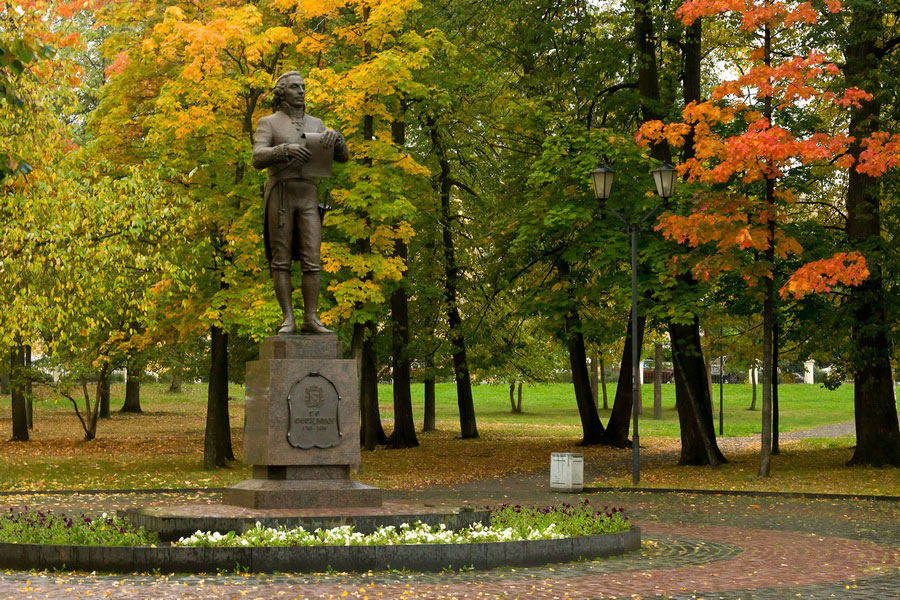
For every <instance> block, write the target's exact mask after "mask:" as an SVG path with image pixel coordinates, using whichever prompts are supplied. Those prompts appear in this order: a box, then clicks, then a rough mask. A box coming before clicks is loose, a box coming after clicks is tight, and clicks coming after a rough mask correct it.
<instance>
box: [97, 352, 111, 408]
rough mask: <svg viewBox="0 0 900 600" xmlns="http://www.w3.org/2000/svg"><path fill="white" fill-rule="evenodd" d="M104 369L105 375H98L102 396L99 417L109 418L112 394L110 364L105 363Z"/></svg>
mask: <svg viewBox="0 0 900 600" xmlns="http://www.w3.org/2000/svg"><path fill="white" fill-rule="evenodd" d="M103 366H104V369H103V370H102V371H103V373H105V374H104V375H103V377H102V378H101V377H100V375H98V376H97V385H99V386H100V389H99V392H100V394H99V397H100V412H99V417H100V418H101V419H108V418H109V395H110V383H109V364H108V363H104V365H103Z"/></svg>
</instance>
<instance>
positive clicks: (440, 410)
mask: <svg viewBox="0 0 900 600" xmlns="http://www.w3.org/2000/svg"><path fill="white" fill-rule="evenodd" d="M713 387H714V389H713V395H714V397H713V405H714V415H715V422H716V428H717V429H716V431H717V432H718V423H719V387H718V386H717V385H714V386H713ZM778 389H779V406H780V412H781V419H780V428H781V430H782V431H795V430H797V429H810V428H813V427H817V426H819V425H830V424H833V423H844V422H847V421H852V420H853V386H852V384H851V385H842V386H841V387H840V388H838V389H837V390H835V391H829V390H826V389H825V388H824V387H822V386H821V385H802V384H792V385H782V386H780V387H779V388H778ZM757 392H758V397H757V402H756V408H757V410H756V411H749V410H747V409H748V408H749V407H750V404H751V401H752V386H751V385H749V384H726V385H724V386H723V400H724V406H725V411H724V412H725V436H746V435H752V434H757V433H759V432H760V423H761V417H760V413H759V409H760V407H761V406H762V388H761V387H759V388H757ZM472 393H473V395H474V397H475V413H476V417H477V418H478V420H479V422H482V421H483V422H490V423H504V424H509V425H517V424H528V425H544V426H564V427H578V428H580V426H581V421H580V420H579V418H578V410H577V409H576V407H575V399H574V397H573V393H572V386H571V385H570V384H562V383H547V384H535V385H526V386H525V387H524V388H523V393H522V409H523V411H524V414H521V415H516V414H512V412H511V411H510V404H509V386H507V385H476V386H474V387H473V390H472ZM412 394H413V410H414V411H416V414H419V415H421V414H422V413H423V410H424V409H423V404H422V398H423V395H424V390H423V386H422V385H416V386H413V392H412ZM607 394H608V405H609V406H610V407H612V404H613V400H614V398H615V395H616V385H615V384H608V385H607ZM641 394H642V396H643V398H644V401H643V406H644V412H643V413H642V415H643V419H641V421H640V429H641V435H648V436H664V437H678V435H679V427H678V414H677V412H676V411H675V386H674V385H673V384H672V385H664V386H662V407H663V418H662V420H659V421H654V420H653V385H652V384H645V385H644V386H643V387H642V389H641ZM435 396H436V414H437V419H438V420H448V421H454V420H457V419H458V418H459V417H458V415H459V413H458V409H457V406H456V386H455V384H452V383H442V384H438V385H437V386H436V393H435ZM379 398H380V399H381V406H382V411H381V412H382V415H390V414H391V410H392V407H391V404H390V402H389V401H390V398H391V389H390V386H388V385H382V386H380V389H379ZM385 400H387V401H388V402H387V403H385ZM602 402H603V401H602V397H601V400H600V403H601V405H602ZM609 415H610V411H609V410H602V409H601V410H600V420H601V421H602V422H604V423H606V421H607V420H608V419H609Z"/></svg>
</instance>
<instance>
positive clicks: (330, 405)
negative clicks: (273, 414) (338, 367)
mask: <svg viewBox="0 0 900 600" xmlns="http://www.w3.org/2000/svg"><path fill="white" fill-rule="evenodd" d="M287 401H288V416H289V418H290V420H289V425H288V432H287V440H288V443H289V444H290V445H291V446H293V447H295V448H301V449H303V450H308V449H310V448H333V447H334V446H337V445H338V444H339V443H340V442H341V436H342V435H343V434H342V433H341V423H340V410H339V409H340V403H341V397H340V395H339V394H338V392H337V388H336V387H335V386H334V384H333V383H332V382H331V381H330V380H329V379H328V378H326V377H324V376H322V375H320V374H319V373H310V374H309V375H307V376H306V377H304V378H303V379H300V380H299V381H297V382H296V383H295V384H294V385H292V386H291V390H290V392H289V393H288V398H287Z"/></svg>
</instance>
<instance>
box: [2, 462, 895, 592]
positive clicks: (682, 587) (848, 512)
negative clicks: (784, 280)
mask: <svg viewBox="0 0 900 600" xmlns="http://www.w3.org/2000/svg"><path fill="white" fill-rule="evenodd" d="M545 476H546V474H540V475H536V476H520V477H516V478H509V479H507V480H498V481H492V482H475V483H472V484H467V485H461V486H458V487H456V488H454V489H432V490H427V491H425V492H420V493H413V494H409V495H404V496H405V497H408V498H411V499H416V500H419V501H428V502H431V503H440V502H447V503H458V502H460V501H465V502H466V503H467V504H469V505H470V506H471V505H478V504H482V503H484V504H496V503H498V502H503V501H507V502H508V501H516V502H527V503H532V502H533V503H541V504H551V503H555V502H559V501H562V500H575V499H583V498H585V497H586V498H589V499H590V501H591V503H592V504H595V505H599V506H604V505H615V506H622V507H624V508H625V510H626V512H627V513H628V514H629V515H631V516H632V519H633V520H634V521H635V522H636V523H637V524H638V525H639V526H640V527H641V528H642V532H643V538H644V543H643V547H642V549H641V550H640V551H639V552H634V553H631V554H628V555H624V556H618V557H613V558H608V559H603V560H597V561H584V562H577V563H571V564H560V565H547V566H544V567H539V568H522V569H512V568H505V569H496V570H490V571H483V572H445V573H429V574H422V573H404V572H382V573H362V574H347V573H329V572H323V573H318V574H304V575H288V574H276V575H241V574H233V573H232V574H222V575H208V576H179V575H154V574H135V575H102V574H99V575H98V574H69V573H14V572H13V573H10V572H7V573H0V598H10V599H16V600H19V599H22V600H25V599H32V598H33V599H40V600H43V599H48V600H56V599H59V600H62V599H65V600H74V599H97V598H110V599H122V600H125V599H128V600H138V599H140V600H147V599H157V598H159V599H163V598H179V599H180V598H183V599H186V600H207V599H234V600H237V599H266V600H268V599H270V598H276V599H277V598H290V599H294V598H368V599H372V600H375V599H376V598H430V599H444V598H446V599H450V598H468V599H489V598H542V599H551V598H584V599H587V598H644V599H649V598H654V599H656V598H659V599H662V598H673V599H679V600H681V599H689V598H690V599H694V598H706V599H712V598H723V599H728V600H732V599H739V598H740V599H753V598H756V599H770V598H784V599H788V598H849V599H862V598H866V599H875V600H880V599H885V598H900V503H898V502H892V501H864V500H847V499H816V500H803V499H796V498H791V499H783V498H760V497H752V496H750V497H731V496H727V495H722V496H705V495H687V494H657V493H617V494H614V493H608V492H604V493H596V494H582V495H579V496H566V495H559V494H554V493H551V492H549V491H548V490H547V489H546V485H545V484H544V481H545V479H543V478H544V477H545ZM398 496H400V495H398ZM194 499H196V496H194ZM206 499H207V500H215V497H214V496H212V495H211V496H210V497H209V498H206ZM82 500H83V501H84V503H85V504H86V505H88V504H90V505H92V506H94V507H95V508H96V507H97V506H103V504H104V502H109V503H110V504H111V505H114V504H115V501H114V500H115V499H104V498H103V497H97V498H83V499H82ZM144 500H145V501H147V502H151V503H152V501H153V498H152V497H148V498H146V499H144ZM164 500H165V501H167V502H171V501H172V495H167V496H166V497H165V498H164ZM132 501H133V500H132ZM138 501H140V499H138ZM36 502H37V500H36ZM323 570H324V566H323Z"/></svg>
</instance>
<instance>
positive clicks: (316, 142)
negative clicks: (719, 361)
mask: <svg viewBox="0 0 900 600" xmlns="http://www.w3.org/2000/svg"><path fill="white" fill-rule="evenodd" d="M303 137H304V138H305V139H306V147H307V148H308V149H309V151H310V152H311V153H312V156H310V157H309V160H308V161H306V163H305V164H304V165H303V169H302V173H303V175H304V176H305V177H317V178H322V177H330V176H331V161H332V160H333V159H334V147H331V148H326V147H325V146H323V145H322V134H321V133H305V134H303Z"/></svg>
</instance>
